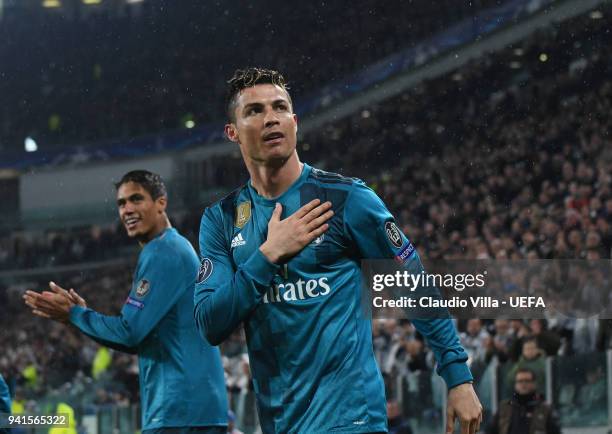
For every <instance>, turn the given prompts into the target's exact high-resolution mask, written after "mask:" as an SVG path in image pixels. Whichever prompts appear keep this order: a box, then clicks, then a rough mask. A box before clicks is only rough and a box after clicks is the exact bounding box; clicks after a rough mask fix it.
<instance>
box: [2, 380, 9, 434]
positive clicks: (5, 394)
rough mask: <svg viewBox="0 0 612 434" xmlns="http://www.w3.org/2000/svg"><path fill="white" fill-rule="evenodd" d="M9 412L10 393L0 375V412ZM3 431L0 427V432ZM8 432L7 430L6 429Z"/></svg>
mask: <svg viewBox="0 0 612 434" xmlns="http://www.w3.org/2000/svg"><path fill="white" fill-rule="evenodd" d="M10 412H11V394H10V391H9V388H8V385H7V384H6V382H5V381H4V378H2V375H0V413H9V414H10ZM1 432H3V431H2V429H0V433H1ZM6 432H8V430H7V431H6Z"/></svg>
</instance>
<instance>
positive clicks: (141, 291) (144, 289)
mask: <svg viewBox="0 0 612 434" xmlns="http://www.w3.org/2000/svg"><path fill="white" fill-rule="evenodd" d="M150 288H151V285H150V284H149V281H148V280H147V279H142V280H141V281H140V282H138V285H137V286H136V296H137V297H138V298H142V297H144V296H145V295H147V294H148V293H149V289H150Z"/></svg>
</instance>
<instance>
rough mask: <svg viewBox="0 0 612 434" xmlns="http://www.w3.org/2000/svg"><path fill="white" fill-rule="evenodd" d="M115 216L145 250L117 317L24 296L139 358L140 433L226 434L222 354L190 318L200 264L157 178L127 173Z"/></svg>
mask: <svg viewBox="0 0 612 434" xmlns="http://www.w3.org/2000/svg"><path fill="white" fill-rule="evenodd" d="M116 188H117V206H118V208H119V217H120V219H121V222H122V223H123V225H124V226H125V229H126V231H127V234H128V236H129V237H131V238H134V239H136V240H138V242H139V243H140V245H141V246H142V251H141V252H140V256H139V258H138V265H137V268H136V273H135V274H134V281H133V283H132V288H131V291H130V293H129V296H128V298H127V300H126V302H125V304H124V306H123V308H122V310H121V313H120V315H119V316H105V315H102V314H100V313H98V312H96V311H94V310H92V309H89V308H87V306H86V303H85V301H84V300H83V299H82V298H81V297H80V296H79V295H78V294H77V293H76V292H75V291H74V290H70V291H69V292H68V291H66V290H64V289H63V288H61V287H59V286H58V285H56V284H54V283H53V282H50V284H49V285H50V287H51V289H52V292H50V291H45V292H43V293H42V294H39V293H36V292H33V291H27V292H26V295H25V299H26V303H27V304H28V305H29V306H30V307H32V308H33V309H34V313H35V314H38V315H40V316H43V317H48V318H51V319H54V320H57V321H61V322H64V323H70V324H72V325H74V326H76V327H77V328H78V329H80V330H81V331H82V332H83V333H85V334H86V335H87V336H89V337H91V338H93V339H94V340H95V341H97V342H99V343H100V344H102V345H105V346H108V347H110V348H114V349H116V350H119V351H124V352H129V353H135V354H138V356H139V357H138V361H139V368H140V369H139V372H140V395H141V400H142V429H143V432H144V433H147V434H151V433H177V434H183V433H195V432H198V433H225V431H226V429H227V395H226V390H225V380H224V373H223V368H222V365H221V356H220V354H219V349H218V348H216V347H213V346H211V345H209V344H208V343H206V342H202V339H201V338H200V336H198V331H197V329H196V326H195V323H194V319H193V291H194V284H195V282H196V276H197V274H198V264H199V261H198V258H197V254H196V253H195V251H194V249H193V247H192V246H191V244H190V243H189V241H187V239H185V238H184V237H182V236H181V235H180V234H179V233H178V232H177V231H176V229H174V228H172V227H171V225H170V221H169V220H168V217H167V215H166V204H167V194H166V187H165V186H164V184H163V182H162V180H161V178H160V177H159V175H156V174H153V173H151V172H148V171H144V170H136V171H132V172H129V173H127V174H126V175H124V176H123V178H122V179H121V180H120V181H119V182H118V183H117V184H116Z"/></svg>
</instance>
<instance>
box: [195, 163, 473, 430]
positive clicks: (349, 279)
mask: <svg viewBox="0 0 612 434" xmlns="http://www.w3.org/2000/svg"><path fill="white" fill-rule="evenodd" d="M315 198H318V199H320V200H321V201H327V200H329V201H331V202H332V207H333V210H334V212H335V214H334V216H333V217H332V218H331V219H330V220H329V222H328V223H329V229H328V230H327V231H326V232H325V233H324V234H323V235H321V236H320V237H318V238H317V239H315V240H314V241H313V242H312V243H310V245H308V246H306V247H305V248H304V249H303V250H302V251H301V252H300V253H298V254H297V255H296V256H294V257H293V258H291V259H290V260H289V261H288V262H287V263H286V264H282V265H281V266H279V265H276V264H272V263H270V262H269V261H268V260H267V259H266V257H265V256H264V255H263V254H262V253H261V251H260V250H259V246H260V245H261V244H262V243H263V242H264V241H265V240H266V237H267V229H268V221H269V219H270V217H271V215H272V211H273V210H274V206H275V204H276V203H277V202H279V203H281V204H282V206H283V214H282V217H281V218H286V217H287V216H289V215H291V214H293V213H294V212H295V211H297V210H298V209H299V208H300V207H301V206H303V205H305V204H306V203H308V202H310V201H311V200H313V199H315ZM200 250H201V252H200V254H201V264H200V273H199V276H198V282H197V284H196V291H195V311H194V313H195V318H196V323H197V325H198V327H199V329H200V331H201V333H202V334H203V336H205V337H206V339H208V340H209V341H210V343H211V344H213V345H216V344H218V343H220V342H222V341H223V340H224V339H225V338H226V337H227V336H229V334H230V333H231V332H232V331H233V330H234V329H235V328H236V327H237V326H238V325H239V324H240V323H241V322H242V323H243V324H244V328H245V332H246V338H247V344H248V352H249V360H250V365H251V371H252V375H253V386H254V390H255V392H256V394H257V404H258V410H259V416H260V422H261V425H262V430H263V432H264V433H324V432H325V433H326V432H350V433H364V432H380V431H386V430H387V422H386V420H387V418H386V402H385V391H384V385H383V380H382V376H381V373H380V371H379V369H378V366H377V364H376V361H375V357H374V351H373V347H372V328H371V321H370V320H369V319H368V318H367V317H366V315H365V313H364V309H363V308H362V305H361V268H360V267H361V260H362V259H367V258H373V259H374V258H389V259H392V258H396V257H400V258H402V260H404V261H406V262H407V263H408V262H410V263H411V265H414V262H415V261H417V262H418V263H419V264H420V260H419V258H418V254H417V253H416V251H414V248H413V247H412V244H410V243H409V241H408V240H407V239H406V237H405V236H404V235H403V234H401V231H399V230H398V229H397V226H396V225H395V223H394V220H393V216H392V215H391V214H390V213H389V211H388V210H387V208H386V207H385V205H384V204H383V202H382V201H381V200H380V199H379V198H378V196H377V195H376V194H375V193H374V192H373V191H372V190H370V189H369V188H368V187H366V186H365V185H364V183H363V182H361V181H359V180H356V179H352V178H346V177H342V176H340V175H337V174H333V173H329V172H324V171H321V170H318V169H315V168H312V167H310V166H308V165H306V164H305V165H304V168H303V171H302V174H301V176H300V177H299V179H298V180H296V181H295V182H294V183H293V185H291V187H290V188H289V189H288V190H287V191H286V192H285V193H283V194H282V195H281V196H280V197H278V198H276V199H274V200H269V199H266V198H264V197H262V196H260V195H259V194H258V193H257V192H256V191H255V189H254V188H253V187H252V185H251V183H250V182H249V183H248V184H247V185H245V186H243V187H242V188H239V189H238V190H236V191H234V192H233V193H232V194H230V195H229V196H227V197H225V198H224V199H222V200H221V201H219V202H217V203H215V204H214V205H212V206H211V207H209V208H207V209H206V210H205V212H204V215H203V217H202V223H201V227H200ZM414 323H415V326H416V327H417V329H418V330H419V331H420V332H421V333H422V334H423V335H424V336H425V337H426V338H427V340H428V342H429V345H430V346H431V348H432V349H433V351H434V352H435V356H436V358H437V360H438V364H439V373H440V374H441V375H442V376H443V377H444V379H445V380H446V382H447V383H448V384H449V386H453V385H456V384H460V383H464V382H466V381H469V380H471V378H472V377H471V374H470V372H469V369H468V368H467V366H466V364H465V362H466V360H467V355H466V353H465V351H464V350H463V348H462V347H461V345H460V344H459V340H458V337H457V333H456V330H455V328H454V325H453V323H452V322H451V320H450V319H434V320H419V321H414Z"/></svg>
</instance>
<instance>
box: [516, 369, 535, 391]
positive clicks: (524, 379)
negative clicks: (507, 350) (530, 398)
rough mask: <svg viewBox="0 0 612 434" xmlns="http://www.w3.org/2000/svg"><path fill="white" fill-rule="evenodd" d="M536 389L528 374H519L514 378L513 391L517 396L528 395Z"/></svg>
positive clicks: (531, 377)
mask: <svg viewBox="0 0 612 434" xmlns="http://www.w3.org/2000/svg"><path fill="white" fill-rule="evenodd" d="M535 389H536V385H535V381H534V380H533V376H532V375H531V373H530V372H519V373H517V374H516V376H515V377H514V390H515V391H516V393H518V394H519V395H529V394H530V393H533V392H534V391H535Z"/></svg>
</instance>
